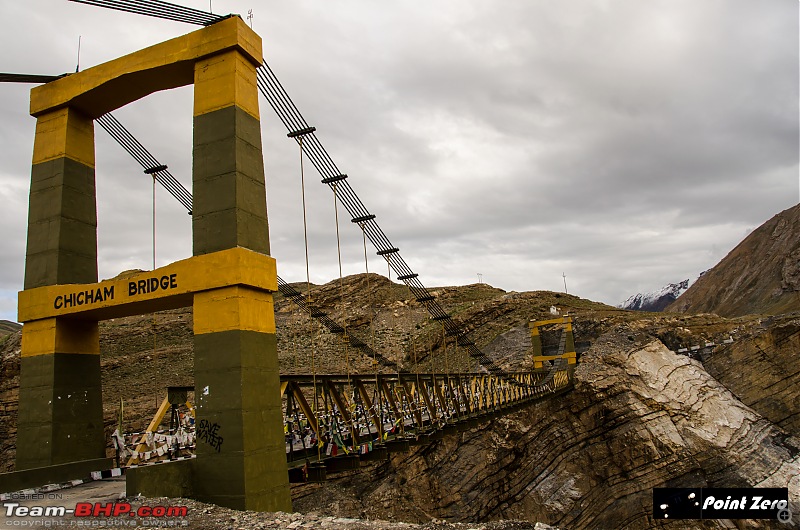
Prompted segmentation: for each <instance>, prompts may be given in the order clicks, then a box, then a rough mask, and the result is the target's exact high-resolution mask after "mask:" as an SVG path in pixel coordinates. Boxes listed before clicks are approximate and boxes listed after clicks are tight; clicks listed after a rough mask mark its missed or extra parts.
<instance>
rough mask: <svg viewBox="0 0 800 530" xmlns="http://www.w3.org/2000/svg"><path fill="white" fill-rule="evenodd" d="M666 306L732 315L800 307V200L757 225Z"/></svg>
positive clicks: (782, 311) (678, 309) (782, 310)
mask: <svg viewBox="0 0 800 530" xmlns="http://www.w3.org/2000/svg"><path fill="white" fill-rule="evenodd" d="M666 310H667V311H680V312H686V313H716V314H718V315H722V316H729V317H733V316H741V315H748V314H772V315H776V314H781V313H787V312H790V311H797V310H800V205H797V206H794V207H792V208H789V209H788V210H784V211H782V212H781V213H779V214H778V215H776V216H775V217H773V218H772V219H770V220H769V221H767V222H765V223H764V224H763V225H761V226H760V227H758V228H757V229H755V230H753V231H752V232H751V233H750V235H748V236H747V237H746V238H745V239H744V240H743V241H742V242H741V243H739V245H737V246H736V248H734V249H733V250H732V251H731V252H730V253H729V254H728V255H727V256H725V258H724V259H723V260H722V261H720V262H719V263H718V264H717V265H716V266H714V267H713V268H712V269H711V270H709V271H707V272H706V273H705V274H703V275H702V276H701V277H700V278H698V280H697V281H696V282H695V283H694V284H693V285H692V286H691V287H690V288H689V289H688V290H687V291H686V292H685V293H684V294H683V295H681V296H680V297H679V298H678V299H677V300H676V301H675V302H673V303H672V304H670V305H669V306H668V307H667V308H666Z"/></svg>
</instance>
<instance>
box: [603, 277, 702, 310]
mask: <svg viewBox="0 0 800 530" xmlns="http://www.w3.org/2000/svg"><path fill="white" fill-rule="evenodd" d="M688 288H689V280H683V281H682V282H680V283H671V284H669V285H667V286H666V287H662V288H661V289H660V290H658V291H653V292H650V293H639V294H635V295H633V296H631V297H630V298H628V299H627V300H625V301H624V302H623V303H621V304H620V305H618V306H617V307H620V308H622V309H632V310H634V311H662V310H663V309H664V308H665V307H667V306H668V305H669V304H671V303H672V302H674V301H675V300H677V299H678V297H679V296H680V295H682V294H683V293H684V292H686V290H687V289H688Z"/></svg>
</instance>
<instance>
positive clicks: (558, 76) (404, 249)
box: [0, 0, 799, 320]
mask: <svg viewBox="0 0 800 530" xmlns="http://www.w3.org/2000/svg"><path fill="white" fill-rule="evenodd" d="M180 3H182V4H183V5H187V6H191V7H195V8H199V9H205V10H207V9H208V8H209V2H208V1H206V0H180ZM212 7H213V10H214V12H216V13H222V14H226V13H229V12H235V13H241V14H242V15H243V16H246V15H247V11H248V9H252V10H253V14H254V17H253V19H252V24H253V28H254V29H255V30H256V31H257V32H258V33H259V34H260V35H261V36H262V38H263V46H264V57H265V60H266V61H267V62H268V63H269V64H270V66H271V67H272V69H273V70H274V71H275V73H276V75H277V76H278V78H279V79H280V80H281V81H282V83H283V85H284V86H285V88H286V89H287V91H288V92H289V94H290V95H291V97H292V98H293V99H294V101H295V103H296V104H297V106H298V108H299V109H300V111H301V112H302V113H303V115H304V116H305V118H306V120H307V121H308V122H309V123H310V124H312V125H314V126H316V127H317V136H318V138H319V139H320V140H321V141H322V143H323V145H325V146H326V148H327V150H328V152H329V153H330V155H331V156H332V158H333V159H334V160H335V162H336V164H337V165H338V167H339V168H340V169H341V170H342V171H343V172H345V173H348V174H349V175H350V182H351V185H352V187H353V188H354V189H355V190H356V192H357V193H358V194H359V195H360V196H361V199H362V200H363V201H364V203H365V204H366V206H367V208H368V209H369V210H370V211H372V212H373V213H375V214H376V215H377V216H378V222H379V223H380V225H381V227H382V228H383V230H384V232H386V234H387V235H388V236H389V238H390V240H391V241H392V243H393V244H394V245H395V246H397V247H399V248H400V249H401V253H402V255H403V257H404V258H405V260H406V261H407V262H408V264H409V265H410V266H411V268H412V269H413V270H414V271H415V272H417V273H419V274H420V280H421V281H422V282H423V283H424V284H425V285H427V286H429V287H432V286H439V285H461V284H468V283H475V282H477V281H478V276H477V274H478V273H482V275H483V281H485V282H487V283H490V284H491V285H494V286H496V287H500V288H502V289H505V290H515V291H530V290H556V291H560V290H563V289H564V282H563V278H562V273H565V274H566V281H567V287H568V290H569V292H570V293H573V294H577V295H579V296H581V297H584V298H589V299H592V300H597V301H601V302H606V303H609V304H612V305H615V304H618V303H620V302H622V301H624V300H625V299H626V298H627V297H628V296H630V295H632V294H635V293H637V292H640V291H650V290H656V289H658V288H660V287H662V286H663V285H665V284H667V283H669V282H677V281H681V280H684V279H686V278H692V279H694V278H696V277H697V276H698V274H699V273H700V272H701V271H703V270H706V269H708V268H710V267H712V266H713V265H715V264H716V263H717V262H718V261H719V260H720V259H721V258H723V257H724V256H725V254H727V252H729V251H730V250H731V249H732V248H733V247H734V246H735V245H736V244H737V243H738V242H739V241H741V239H742V238H744V237H745V236H746V235H747V233H748V232H749V231H751V230H752V229H754V228H756V227H757V226H759V225H760V224H761V223H763V222H764V221H766V220H767V219H769V218H770V217H772V216H773V215H774V214H776V213H778V212H779V211H781V210H784V209H786V208H789V207H791V206H793V205H795V204H797V202H798V193H799V190H798V77H799V76H798V48H799V45H798V2H796V1H795V0H759V1H758V2H755V1H752V0H608V1H603V0H564V1H560V2H553V1H552V0H524V1H523V0H508V1H504V2H497V1H489V0H483V1H475V0H450V1H440V0H436V1H432V2H420V1H404V2H368V1H366V0H360V1H356V0H344V1H338V2H321V1H317V2H312V1H308V0H300V1H294V2H274V1H262V0H252V1H251V2H241V1H236V2H234V1H223V0H213V3H212ZM0 20H2V22H0V24H2V31H0V49H2V50H3V53H2V55H0V71H6V72H23V73H43V74H60V73H63V72H69V71H74V70H75V67H76V62H77V44H78V36H79V35H80V36H81V42H82V45H81V57H80V66H81V69H82V70H83V69H87V68H89V67H91V66H94V65H97V64H99V63H102V62H105V61H107V60H110V59H113V58H115V57H118V56H121V55H124V54H127V53H130V52H133V51H135V50H137V49H140V48H143V47H146V46H149V45H152V44H155V43H157V42H161V41H164V40H167V39H170V38H172V37H175V36H178V35H181V34H183V33H188V32H190V31H193V30H195V29H197V28H196V27H195V26H189V25H185V24H180V23H174V22H169V21H163V20H159V19H153V18H148V17H143V16H137V15H133V14H127V13H121V12H116V11H111V10H107V9H101V8H96V7H90V6H86V5H82V4H76V3H72V2H68V1H66V0H32V1H26V2H21V1H14V2H9V1H6V2H3V3H2V4H0ZM29 89H30V86H29V85H13V84H2V85H0V95H2V97H0V200H2V208H0V220H1V221H2V226H3V228H4V233H5V238H4V239H5V245H4V250H3V252H2V254H1V255H0V259H1V260H2V262H1V263H0V266H1V267H2V268H1V269H0V318H4V319H9V320H15V319H16V299H17V294H16V293H17V291H19V290H20V289H21V288H22V277H23V270H24V256H25V238H26V222H27V205H28V188H29V179H30V160H31V153H32V146H33V133H34V126H35V120H34V118H31V117H30V116H29V115H28V100H29ZM260 102H261V117H262V122H261V123H262V134H263V145H264V163H265V170H266V179H267V203H268V211H269V221H270V236H271V244H272V255H273V256H275V258H276V259H277V260H278V273H279V274H280V275H281V276H282V277H283V278H284V279H286V280H287V281H300V280H304V279H305V265H304V253H303V238H302V210H301V207H300V177H299V160H298V158H299V155H298V149H297V146H296V144H295V143H294V142H293V141H291V140H289V139H287V138H286V130H285V129H284V128H283V125H282V124H281V123H280V122H279V121H278V120H277V118H276V116H275V114H274V113H273V111H272V109H271V108H270V107H269V105H268V104H267V103H266V101H265V100H264V99H263V98H262V99H261V101H260ZM114 114H115V115H116V116H117V117H118V118H119V119H120V120H121V121H122V122H123V123H124V124H125V125H126V126H127V127H128V128H129V129H130V130H131V131H132V132H133V134H134V135H136V136H137V137H138V138H139V139H140V140H141V141H142V142H143V143H144V144H145V145H146V146H148V147H149V149H150V150H151V151H152V152H153V153H154V154H155V155H156V157H157V158H159V159H160V160H161V161H162V162H163V163H166V164H168V165H169V167H170V169H171V171H172V173H173V174H174V175H175V176H176V177H177V178H178V179H179V180H180V181H181V182H183V183H184V184H185V185H186V186H187V188H189V189H191V127H192V92H191V87H184V88H180V89H176V90H172V91H167V92H162V93H158V94H154V95H152V96H149V97H147V98H145V99H143V100H141V101H138V102H135V103H133V104H131V105H128V106H127V107H125V108H123V109H119V110H118V111H115V113H114ZM96 153H97V168H96V178H97V189H98V218H99V226H98V238H99V244H98V254H99V265H100V277H101V278H109V277H113V276H115V275H116V274H118V273H119V272H121V271H122V270H126V269H133V268H140V269H150V268H151V267H152V234H151V230H152V227H151V222H152V183H151V181H150V180H149V179H148V178H147V177H146V176H145V175H143V174H142V171H141V168H140V167H139V166H138V165H137V164H136V163H135V162H134V161H133V160H132V159H130V158H129V157H128V155H126V154H125V153H124V152H123V151H122V149H121V148H120V147H119V146H118V145H117V144H115V143H114V142H113V141H112V140H111V139H110V138H109V137H108V136H107V135H106V134H105V132H104V131H102V129H100V128H99V126H98V127H96ZM306 167H309V166H308V165H307V166H306ZM307 179H308V185H307V201H308V203H309V208H308V215H309V231H310V239H311V241H310V249H309V251H310V270H311V279H312V281H314V282H317V283H321V282H326V281H330V280H331V279H333V278H335V277H338V267H337V259H336V236H335V224H334V210H333V198H332V194H331V193H330V191H329V190H328V188H327V186H323V185H322V184H319V183H318V180H319V177H318V175H317V174H316V173H314V172H313V169H312V170H311V171H309V172H308V173H307ZM156 211H157V238H156V239H157V243H156V250H157V265H158V266H163V265H165V264H167V263H170V262H172V261H175V260H178V259H182V258H185V257H188V256H190V255H191V223H190V221H191V219H190V217H189V216H188V215H187V214H186V213H185V211H184V210H183V209H182V207H181V206H180V205H179V204H178V203H177V202H176V201H175V200H173V199H172V198H171V197H170V196H169V195H168V194H167V193H166V192H165V191H163V190H158V192H157V199H156ZM341 213H342V212H340V214H341ZM345 217H346V216H345ZM342 243H343V251H342V257H343V261H344V274H354V273H359V272H364V260H363V249H362V247H361V244H362V243H361V234H360V231H358V230H357V228H355V227H354V226H353V225H352V224H351V223H349V222H347V220H346V219H345V222H344V223H343V226H342ZM370 255H371V258H370V264H369V266H370V270H371V271H372V272H379V273H383V274H386V273H387V270H386V264H385V262H384V261H383V260H382V259H381V258H378V257H376V256H375V254H374V250H372V249H370Z"/></svg>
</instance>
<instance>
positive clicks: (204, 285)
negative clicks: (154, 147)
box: [0, 16, 291, 511]
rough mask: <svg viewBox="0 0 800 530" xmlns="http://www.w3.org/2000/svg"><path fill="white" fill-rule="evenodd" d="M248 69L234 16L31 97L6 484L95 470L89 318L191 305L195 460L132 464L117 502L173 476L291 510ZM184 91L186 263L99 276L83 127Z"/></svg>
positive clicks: (95, 378)
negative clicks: (187, 95)
mask: <svg viewBox="0 0 800 530" xmlns="http://www.w3.org/2000/svg"><path fill="white" fill-rule="evenodd" d="M261 63H262V54H261V39H260V37H259V36H258V35H257V34H255V33H254V32H253V31H252V30H251V29H250V28H249V27H247V25H246V24H245V23H244V22H243V21H242V19H241V18H239V17H237V16H234V17H230V18H227V19H225V20H222V21H220V22H217V23H215V24H213V25H210V26H208V27H205V28H203V29H200V30H198V31H195V32H192V33H189V34H187V35H183V36H181V37H177V38H175V39H171V40H169V41H166V42H162V43H160V44H156V45H154V46H151V47H149V48H146V49H143V50H139V51H137V52H134V53H132V54H129V55H126V56H124V57H121V58H118V59H114V60H112V61H109V62H107V63H104V64H101V65H98V66H96V67H93V68H89V69H86V70H84V71H81V72H79V73H75V74H72V75H69V76H67V77H64V78H62V79H58V80H56V81H52V82H50V83H47V84H45V85H42V86H39V87H36V88H34V89H33V90H32V91H31V114H32V115H33V116H35V117H36V119H37V124H36V137H35V140H34V153H33V167H32V171H31V191H30V208H29V218H28V243H27V253H26V263H25V284H24V290H23V291H21V292H20V293H19V320H20V321H21V322H23V324H24V325H23V330H22V364H21V375H20V398H19V399H20V400H19V411H20V414H19V423H18V442H17V469H18V471H17V472H16V473H15V475H14V477H6V482H7V483H8V481H12V482H13V481H17V483H19V481H23V482H24V481H25V480H27V479H26V478H25V477H28V478H30V477H31V476H33V475H34V474H35V475H36V476H37V477H40V478H39V479H40V480H43V481H48V480H49V481H57V480H59V478H58V477H59V476H60V473H62V472H68V473H79V472H80V473H81V474H84V473H86V472H88V471H91V470H96V469H98V467H96V466H99V465H102V463H103V462H104V461H105V460H104V458H105V446H106V441H105V437H104V433H103V414H102V388H101V386H102V385H101V379H100V354H101V352H100V345H99V332H98V321H100V320H104V319H108V318H116V317H122V316H129V315H140V314H147V313H151V312H154V311H160V310H164V309H172V308H177V307H186V306H192V307H193V309H194V353H195V365H194V375H195V400H196V403H197V425H198V431H197V438H198V448H197V457H196V458H195V459H193V460H191V461H190V464H189V465H186V464H185V463H181V464H180V465H176V464H161V465H159V466H152V467H141V468H138V469H137V470H136V471H135V473H133V475H135V479H133V478H134V477H133V475H132V476H129V484H128V486H129V489H128V493H129V494H136V493H144V494H146V495H158V494H159V492H160V491H165V490H163V489H159V488H165V487H166V486H167V485H166V484H165V483H166V482H167V481H168V480H167V477H170V478H171V479H174V478H175V473H177V474H178V475H180V477H179V478H180V481H182V482H183V483H189V484H190V488H189V489H190V490H191V491H188V492H187V493H188V494H190V495H191V496H193V497H195V498H197V499H199V500H203V501H206V502H212V503H215V504H219V505H223V506H228V507H231V508H237V509H248V510H260V511H279V510H280V511H290V510H291V498H290V494H289V484H288V476H287V467H286V457H285V445H284V437H283V428H282V412H281V399H280V396H281V393H280V380H279V372H278V357H277V344H276V338H275V318H274V312H273V300H272V293H273V292H274V291H276V290H277V274H276V267H275V260H274V259H273V258H272V257H270V256H269V231H268V223H267V213H266V193H265V186H264V166H263V158H262V151H261V129H260V121H259V120H260V117H259V108H258V88H257V82H256V68H257V67H258V66H259V65H260V64H261ZM192 84H193V85H194V140H193V142H194V143H193V171H192V182H193V192H194V203H193V209H192V232H193V256H192V257H190V258H187V259H184V260H181V261H178V262H175V263H172V264H169V265H167V266H165V267H161V268H158V269H156V270H153V271H147V272H143V273H139V274H136V275H134V276H133V277H130V278H125V279H123V280H105V281H102V282H98V278H97V209H96V194H95V160H94V129H93V120H94V119H96V118H98V117H100V116H102V115H103V114H105V113H107V112H110V111H112V110H114V109H116V108H119V107H121V106H123V105H126V104H128V103H130V102H133V101H135V100H137V99H139V98H142V97H144V96H146V95H148V94H150V93H152V92H156V91H159V90H164V89H169V88H175V87H179V86H185V85H192ZM153 170H154V171H156V170H157V168H153ZM64 466H67V467H68V468H69V469H70V471H64ZM171 466H172V467H171ZM76 470H80V471H76ZM176 470H178V471H176ZM34 472H35V473H34ZM26 473H27V474H26ZM12 478H13V480H12ZM70 478H78V477H70ZM131 479H133V480H131ZM3 482H4V478H3V477H2V476H0V486H3ZM42 483H43V482H42ZM24 487H28V486H24ZM137 487H142V488H146V489H148V490H147V491H135V488H137ZM131 488H133V490H132V489H131Z"/></svg>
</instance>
